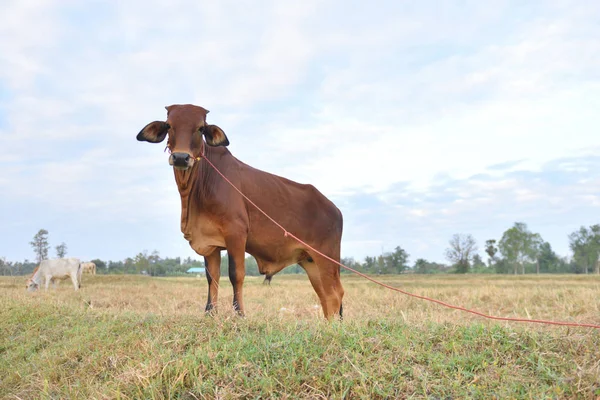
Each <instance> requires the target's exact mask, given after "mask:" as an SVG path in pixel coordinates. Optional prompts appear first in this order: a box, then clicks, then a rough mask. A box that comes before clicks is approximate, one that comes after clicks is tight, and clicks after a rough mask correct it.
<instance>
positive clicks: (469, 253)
mask: <svg viewBox="0 0 600 400" xmlns="http://www.w3.org/2000/svg"><path fill="white" fill-rule="evenodd" d="M448 243H449V244H450V247H449V248H447V249H446V259H447V260H448V261H450V262H452V263H453V264H454V265H455V267H456V272H458V273H461V274H464V273H467V272H469V268H470V266H471V260H472V259H473V256H474V255H475V254H476V253H477V243H476V242H475V239H474V238H473V236H471V235H463V234H458V233H457V234H454V235H453V236H452V239H450V241H449V242H448Z"/></svg>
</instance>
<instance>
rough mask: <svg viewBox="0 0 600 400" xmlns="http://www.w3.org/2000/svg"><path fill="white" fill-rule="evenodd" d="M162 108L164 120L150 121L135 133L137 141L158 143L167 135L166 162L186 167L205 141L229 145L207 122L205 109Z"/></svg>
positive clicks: (189, 105) (196, 107)
mask: <svg viewBox="0 0 600 400" xmlns="http://www.w3.org/2000/svg"><path fill="white" fill-rule="evenodd" d="M165 108H166V109H167V120H166V121H165V122H163V121H154V122H150V123H149V124H148V125H146V126H145V127H144V128H143V129H142V130H141V131H140V133H138V134H137V140H139V141H146V142H150V143H160V142H162V141H163V140H164V139H165V137H166V136H167V134H168V135H169V139H168V140H167V147H168V148H169V152H170V153H171V155H170V156H169V165H172V166H173V167H175V168H177V169H181V170H186V169H188V168H190V167H192V165H194V161H195V160H196V159H197V158H198V157H200V155H201V154H202V152H203V147H204V143H206V144H208V145H209V146H227V145H229V140H228V139H227V136H226V135H225V132H223V130H222V129H221V128H219V127H218V126H216V125H209V124H207V123H206V114H208V110H206V109H204V108H202V107H198V106H194V105H191V104H184V105H179V104H175V105H172V106H167V107H165ZM202 136H204V138H205V140H206V142H205V141H204V140H202Z"/></svg>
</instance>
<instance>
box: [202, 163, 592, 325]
mask: <svg viewBox="0 0 600 400" xmlns="http://www.w3.org/2000/svg"><path fill="white" fill-rule="evenodd" d="M202 159H204V160H206V162H207V163H208V164H209V165H210V166H211V167H212V168H213V169H214V170H215V171H216V172H217V173H218V174H219V175H221V177H222V178H223V179H225V181H226V182H227V183H229V184H230V185H231V187H232V188H234V189H235V190H236V191H237V192H238V193H239V194H240V195H241V196H242V197H243V198H244V199H246V200H247V201H248V202H249V203H250V204H252V205H253V206H254V207H255V208H256V209H257V210H258V211H260V212H261V213H262V214H263V215H264V216H265V217H267V218H268V219H269V220H271V222H273V223H274V224H275V225H277V226H278V227H279V228H280V229H281V230H282V231H283V235H284V236H286V237H291V238H292V239H294V240H296V241H297V242H298V243H300V244H302V245H304V246H306V247H307V248H309V249H310V250H312V251H314V252H315V253H317V254H319V255H320V256H321V257H324V258H326V259H328V260H329V261H331V262H334V263H336V264H337V265H339V266H340V267H342V268H345V269H346V270H348V271H351V272H353V273H355V274H357V275H359V276H362V277H363V278H365V279H367V280H369V281H371V282H373V283H375V284H377V285H379V286H383V287H384V288H387V289H390V290H393V291H395V292H399V293H402V294H405V295H407V296H411V297H416V298H417V299H421V300H427V301H430V302H433V303H437V304H440V305H442V306H444V307H448V308H453V309H455V310H460V311H464V312H468V313H471V314H475V315H478V316H480V317H483V318H487V319H493V320H497V321H511V322H531V323H537V324H545V325H562V326H577V327H585V328H594V329H600V325H596V324H586V323H579V322H563V321H549V320H544V319H525V318H510V317H496V316H493V315H487V314H484V313H482V312H479V311H475V310H470V309H468V308H465V307H461V306H455V305H452V304H448V303H446V302H443V301H441V300H436V299H432V298H430V297H427V296H421V295H418V294H414V293H409V292H407V291H404V290H402V289H398V288H396V287H393V286H390V285H386V284H385V283H383V282H379V281H377V280H375V279H373V278H371V277H370V276H368V275H365V274H363V273H362V272H359V271H357V270H355V269H353V268H350V267H347V266H345V265H344V264H342V263H340V262H339V261H336V260H334V259H333V258H331V257H329V256H328V255H325V254H323V253H321V252H320V251H319V250H317V249H315V248H314V247H312V246H311V245H309V244H308V243H306V242H304V241H303V240H301V239H299V238H298V237H296V236H295V235H294V234H292V233H290V232H288V231H287V230H286V229H285V228H284V227H283V226H282V225H281V224H280V223H278V222H277V221H275V220H274V219H273V218H271V217H270V216H269V214H267V213H266V212H264V211H263V210H262V209H261V208H260V207H259V206H257V205H256V204H255V203H254V202H253V201H252V200H250V199H249V198H248V196H246V195H245V194H244V193H242V191H241V190H240V189H238V188H237V187H236V186H235V185H234V184H233V183H232V182H231V181H230V180H229V179H227V177H226V176H225V175H223V173H221V171H219V169H218V168H217V167H215V165H214V164H213V163H212V162H211V161H210V160H209V159H208V158H206V157H202Z"/></svg>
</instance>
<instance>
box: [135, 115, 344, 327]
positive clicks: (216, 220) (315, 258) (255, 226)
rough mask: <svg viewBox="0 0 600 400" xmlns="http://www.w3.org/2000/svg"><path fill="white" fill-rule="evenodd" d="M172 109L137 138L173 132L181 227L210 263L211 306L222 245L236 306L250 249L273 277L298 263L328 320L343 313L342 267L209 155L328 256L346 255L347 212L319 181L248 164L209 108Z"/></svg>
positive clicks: (156, 139)
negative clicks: (211, 119) (233, 148)
mask: <svg viewBox="0 0 600 400" xmlns="http://www.w3.org/2000/svg"><path fill="white" fill-rule="evenodd" d="M165 108H166V109H167V119H166V121H154V122H151V123H149V124H148V125H146V126H145V127H144V128H143V129H142V130H141V131H140V132H139V133H138V135H137V140H139V141H147V142H150V143H160V142H162V141H163V140H164V139H165V137H167V135H168V140H167V148H168V149H169V153H170V155H169V164H170V165H172V166H173V167H174V169H173V170H174V174H175V182H176V183H177V188H178V189H179V194H180V196H181V231H182V233H183V237H184V238H185V239H186V240H187V241H188V242H189V244H190V246H191V247H192V249H194V251H196V253H198V254H199V255H202V256H204V262H205V265H206V268H207V274H206V278H207V280H208V301H207V304H206V311H207V312H209V311H211V310H212V309H213V308H214V306H215V305H216V303H217V296H218V288H219V278H220V270H219V267H220V264H221V253H220V251H221V250H227V255H228V257H229V279H230V281H231V283H232V285H233V307H234V308H235V310H237V312H238V313H239V314H240V315H244V300H243V295H242V287H243V283H244V277H245V264H244V261H245V260H244V259H245V254H244V253H245V252H247V253H249V254H251V255H253V256H254V258H256V261H257V264H258V268H259V271H260V272H261V273H262V274H265V275H266V276H267V279H268V277H269V276H273V275H274V274H275V273H277V272H279V271H281V270H282V269H283V268H285V267H287V266H289V265H292V264H295V263H298V264H300V265H301V266H302V267H303V268H304V269H305V270H306V273H307V274H308V278H309V280H310V282H311V284H312V286H313V288H314V290H315V292H316V293H317V295H318V296H319V300H320V301H321V306H322V308H323V313H324V315H325V317H326V318H327V319H331V318H332V317H333V316H334V315H336V314H339V316H340V317H341V315H342V297H343V296H344V289H343V288H342V283H341V281H340V268H339V266H338V265H337V264H336V263H334V262H332V261H330V260H328V259H327V258H325V257H323V256H320V255H319V254H317V253H315V252H314V251H312V250H310V249H309V248H307V247H306V246H304V245H302V244H300V243H298V242H297V241H295V240H294V239H292V238H291V237H285V236H284V235H283V232H282V231H281V229H280V228H278V227H277V226H276V225H275V224H273V222H271V221H269V220H268V219H267V218H266V217H265V216H264V215H263V214H261V213H260V212H259V211H258V210H257V209H256V208H254V207H253V206H252V205H251V204H250V203H249V202H248V201H247V200H245V199H244V198H243V197H242V196H241V195H240V194H239V193H237V192H236V191H235V190H234V189H233V188H232V187H231V186H230V185H229V183H227V182H226V181H225V180H224V179H223V178H222V177H220V176H219V175H218V174H217V172H216V171H215V170H214V169H213V168H212V167H211V166H210V165H209V164H208V163H207V162H206V161H203V160H202V159H201V158H202V157H206V158H207V159H208V160H210V161H211V162H212V163H213V164H214V165H215V166H216V167H217V168H218V169H219V170H220V171H221V172H222V173H223V174H224V175H225V176H227V178H228V179H229V180H230V181H231V182H232V183H233V184H234V185H235V186H236V187H237V188H238V189H240V190H241V191H242V192H243V193H244V194H245V195H247V196H248V197H249V198H250V199H251V200H252V201H253V202H254V203H255V204H256V205H258V206H259V207H260V208H262V209H263V210H264V211H265V212H266V213H267V214H269V215H270V216H271V217H272V218H274V219H275V220H276V221H278V222H279V223H280V224H281V225H283V226H284V227H285V228H286V229H287V230H288V231H289V232H290V233H293V234H294V235H296V236H298V237H300V238H302V240H304V241H305V242H306V243H307V244H309V245H311V246H313V247H314V248H316V249H318V250H320V251H321V252H323V253H324V254H326V255H328V256H329V257H331V258H333V259H334V260H339V259H340V243H341V239H342V213H341V212H340V210H339V209H338V208H337V207H336V206H335V205H334V204H333V203H332V202H331V201H330V200H329V199H327V198H326V197H325V196H324V195H323V194H321V192H319V191H318V190H317V189H316V188H315V187H314V186H312V185H304V184H299V183H296V182H293V181H291V180H288V179H286V178H282V177H279V176H276V175H273V174H270V173H267V172H264V171H261V170H258V169H255V168H253V167H251V166H249V165H247V164H244V163H243V162H241V161H240V160H238V159H237V158H235V157H234V156H233V155H232V154H231V153H230V152H229V150H228V149H227V148H226V146H228V145H229V140H228V138H227V136H226V135H225V132H223V130H222V129H221V128H219V127H218V126H216V125H210V124H207V123H206V114H207V113H208V110H205V109H204V108H202V107H198V106H194V105H190V104H186V105H172V106H168V107H165Z"/></svg>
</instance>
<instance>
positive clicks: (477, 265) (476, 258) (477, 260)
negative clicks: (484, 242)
mask: <svg viewBox="0 0 600 400" xmlns="http://www.w3.org/2000/svg"><path fill="white" fill-rule="evenodd" d="M472 267H473V271H474V272H487V271H486V265H485V263H484V262H483V260H482V259H481V256H480V255H479V254H474V255H473V265H472Z"/></svg>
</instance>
